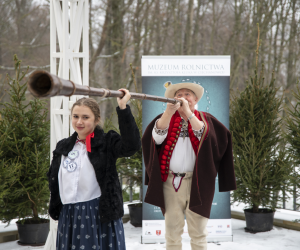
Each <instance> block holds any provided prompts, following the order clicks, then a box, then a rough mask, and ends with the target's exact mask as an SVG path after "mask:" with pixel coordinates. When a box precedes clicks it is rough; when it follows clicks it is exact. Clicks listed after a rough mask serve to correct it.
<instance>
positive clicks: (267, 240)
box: [0, 219, 300, 250]
mask: <svg viewBox="0 0 300 250" xmlns="http://www.w3.org/2000/svg"><path fill="white" fill-rule="evenodd" d="M245 227H246V222H245V221H243V220H236V219H232V229H233V242H221V243H208V250H283V249H284V250H299V249H300V232H299V231H294V230H289V229H284V228H281V227H274V229H273V230H271V231H269V232H265V233H257V234H251V233H246V232H245V230H244V228H245ZM124 228H125V237H126V247H127V250H165V249H166V244H141V234H142V228H141V227H134V226H132V225H131V224H130V222H127V223H125V224H124ZM29 249H30V250H33V249H36V250H40V249H43V247H24V246H23V247H21V246H19V245H18V244H17V242H16V241H14V242H7V243H1V244H0V250H29ZM182 249H183V250H190V249H191V247H190V244H189V241H188V240H185V239H184V240H183V247H182Z"/></svg>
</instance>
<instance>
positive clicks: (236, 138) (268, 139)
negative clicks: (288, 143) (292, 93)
mask: <svg viewBox="0 0 300 250" xmlns="http://www.w3.org/2000/svg"><path fill="white" fill-rule="evenodd" d="M258 51H259V38H258V39H257V51H256V68H255V70H254V76H250V82H248V81H247V86H246V89H245V90H244V91H242V92H241V93H240V95H239V96H235V97H234V98H233V100H232V101H231V105H230V130H231V133H232V139H233V156H234V166H235V174H236V181H237V190H235V191H234V192H233V195H232V198H233V202H242V203H245V204H247V205H248V206H249V207H251V208H252V211H253V212H254V213H258V212H259V207H260V206H262V207H264V208H270V209H272V210H273V211H275V209H276V207H277V204H278V201H280V200H282V197H281V196H280V195H279V193H280V191H281V190H282V187H283V186H284V185H285V182H286V181H287V180H288V179H289V174H290V173H291V167H290V165H289V164H287V162H286V161H287V160H286V152H285V148H284V147H282V145H284V142H283V137H282V132H281V127H280V126H281V123H282V120H281V119H280V117H279V114H280V111H281V106H282V98H279V97H278V92H277V88H276V87H275V79H274V75H272V79H271V81H270V82H269V83H266V82H265V78H264V65H263V64H262V66H261V70H260V72H259V73H258Z"/></svg>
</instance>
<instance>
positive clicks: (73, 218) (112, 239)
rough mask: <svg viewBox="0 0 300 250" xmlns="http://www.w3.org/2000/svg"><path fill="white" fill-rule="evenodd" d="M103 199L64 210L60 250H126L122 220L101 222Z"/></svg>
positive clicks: (59, 229)
mask: <svg viewBox="0 0 300 250" xmlns="http://www.w3.org/2000/svg"><path fill="white" fill-rule="evenodd" d="M98 207H99V198H96V199H94V200H90V201H86V202H78V203H75V204H66V205H64V206H63V207H62V209H61V212H60V215H59V220H58V227H57V239H56V249H57V250H74V249H78V250H83V249H84V250H94V249H95V250H105V249H109V250H110V249H112V250H126V247H125V236H124V228H123V222H122V218H120V219H118V220H114V221H111V222H107V223H101V222H100V214H99V212H98V211H99V210H98Z"/></svg>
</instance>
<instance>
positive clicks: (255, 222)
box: [244, 208, 274, 232]
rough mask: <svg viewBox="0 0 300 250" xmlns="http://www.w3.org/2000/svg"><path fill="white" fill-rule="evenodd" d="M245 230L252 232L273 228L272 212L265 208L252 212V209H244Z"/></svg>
mask: <svg viewBox="0 0 300 250" xmlns="http://www.w3.org/2000/svg"><path fill="white" fill-rule="evenodd" d="M244 213H245V218H246V230H249V231H252V232H266V231H270V230H272V229H273V221H274V212H273V211H272V210H270V209H267V208H262V209H259V212H258V213H253V212H252V209H245V210H244Z"/></svg>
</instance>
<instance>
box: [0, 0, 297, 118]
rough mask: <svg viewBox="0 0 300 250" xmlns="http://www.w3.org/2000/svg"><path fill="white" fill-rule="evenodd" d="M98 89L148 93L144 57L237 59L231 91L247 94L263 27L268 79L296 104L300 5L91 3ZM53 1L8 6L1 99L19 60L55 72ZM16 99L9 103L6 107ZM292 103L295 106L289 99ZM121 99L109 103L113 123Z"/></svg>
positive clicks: (269, 1)
mask: <svg viewBox="0 0 300 250" xmlns="http://www.w3.org/2000/svg"><path fill="white" fill-rule="evenodd" d="M89 2H90V7H89V14H90V17H89V18H90V19H89V22H90V29H89V42H90V45H89V47H90V65H89V68H90V74H89V76H90V86H94V87H105V88H110V89H118V88H120V87H126V88H129V89H131V90H132V91H134V86H133V82H132V77H131V72H130V67H129V64H130V63H132V64H133V66H134V69H135V73H136V78H137V87H138V91H139V92H140V91H141V77H140V64H141V56H142V55H231V92H235V91H236V90H239V91H241V90H243V89H244V86H245V80H246V79H247V77H248V76H249V75H250V74H251V73H252V70H253V66H254V65H253V64H254V63H255V59H254V58H255V49H256V38H257V26H256V24H257V23H259V26H260V38H261V41H262V43H261V44H262V45H261V51H260V60H261V61H263V62H264V64H265V72H266V78H267V79H266V81H269V80H270V77H271V74H272V71H273V70H274V71H275V78H276V84H277V86H278V87H280V92H279V93H281V94H283V93H285V94H286V97H287V98H292V95H291V94H290V92H291V90H292V89H294V88H295V85H296V81H297V77H299V75H300V1H299V0H260V1H247V0H222V1H216V0H89ZM49 6H50V0H2V1H0V91H1V92H0V98H1V97H2V96H3V94H4V91H3V90H4V87H3V86H4V84H3V83H4V80H5V74H6V73H7V72H9V71H10V70H13V65H12V58H13V54H17V55H18V57H19V58H20V59H22V65H23V66H24V67H26V65H30V69H29V73H28V74H30V72H32V71H33V70H35V69H45V70H48V71H49V70H50V65H49V62H50V49H49V47H50V40H49V38H50V8H49ZM6 100H8V99H7V97H5V96H4V97H3V99H2V101H6ZM286 101H288V100H287V99H286ZM115 106H116V100H114V99H105V100H102V103H101V110H102V117H103V118H105V117H108V116H109V114H111V112H112V111H113V110H114V107H115Z"/></svg>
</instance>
